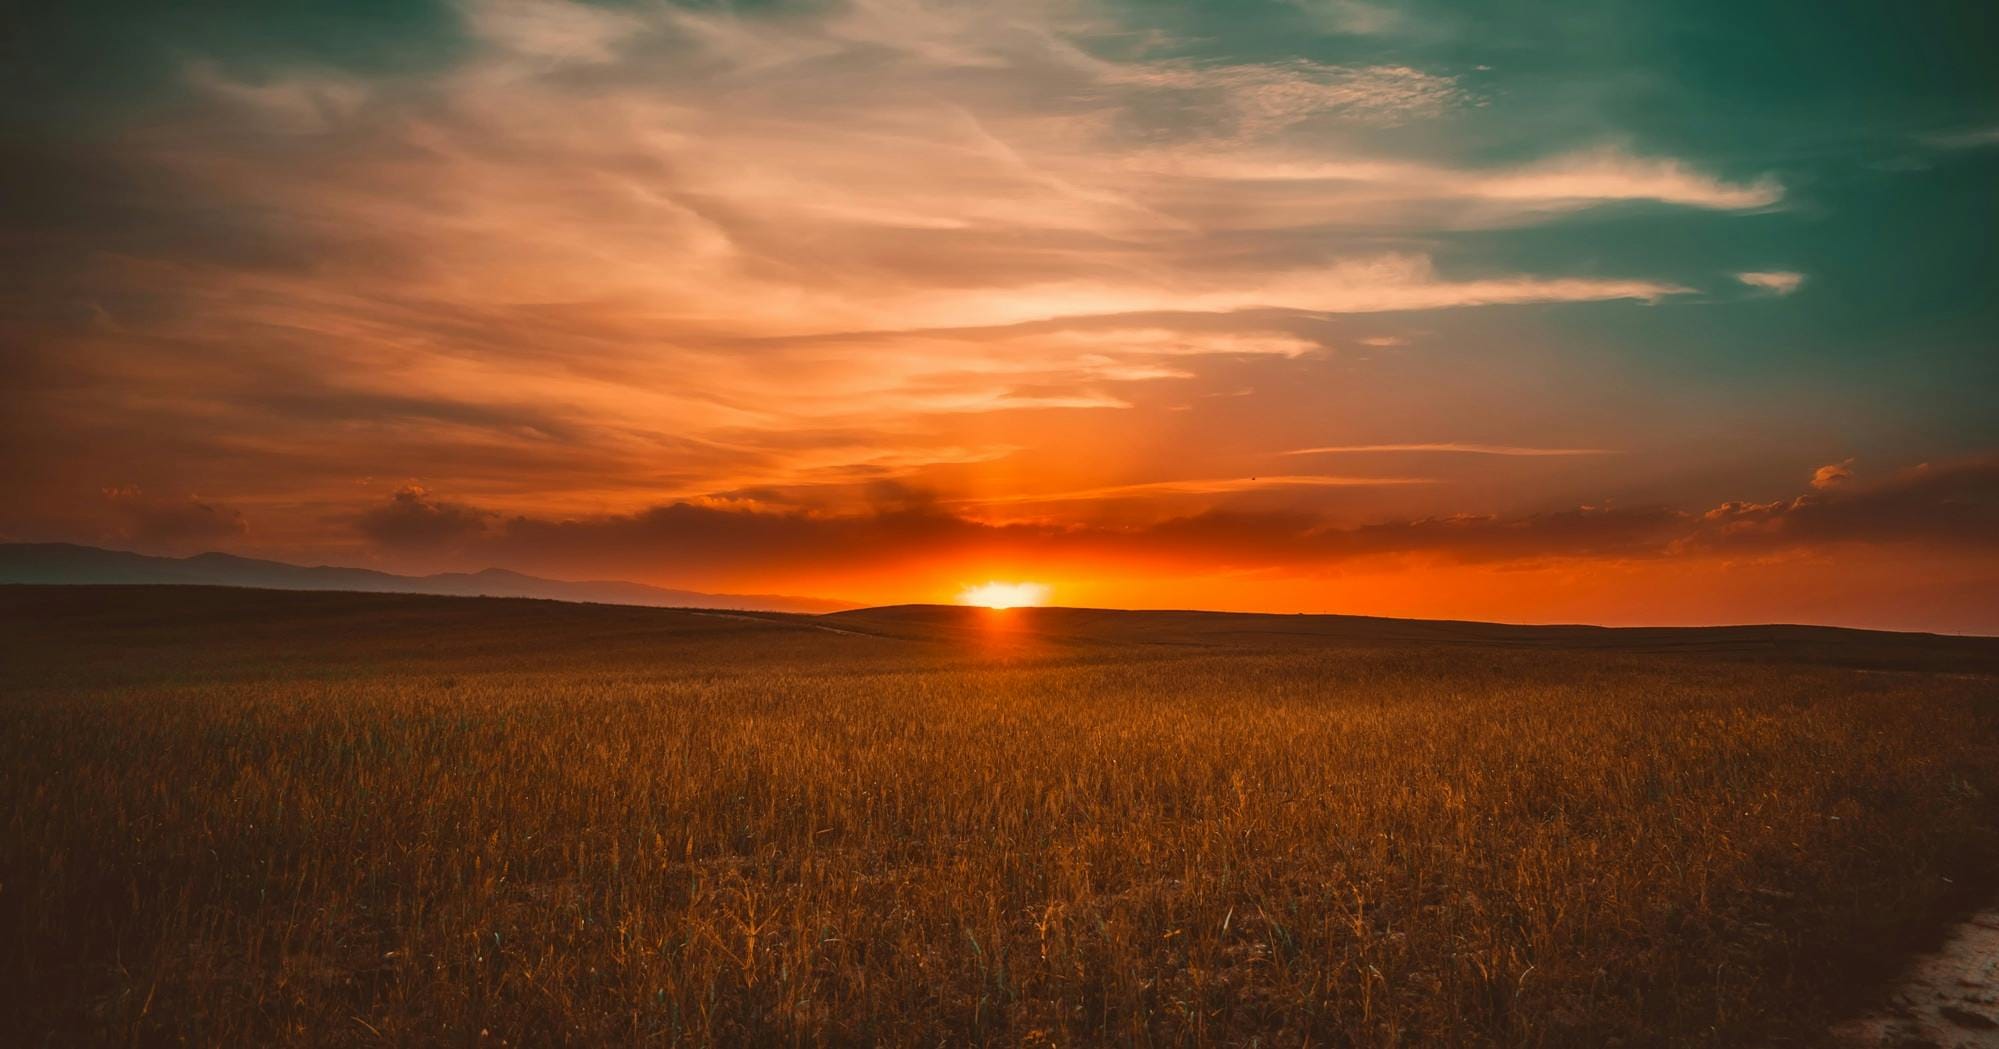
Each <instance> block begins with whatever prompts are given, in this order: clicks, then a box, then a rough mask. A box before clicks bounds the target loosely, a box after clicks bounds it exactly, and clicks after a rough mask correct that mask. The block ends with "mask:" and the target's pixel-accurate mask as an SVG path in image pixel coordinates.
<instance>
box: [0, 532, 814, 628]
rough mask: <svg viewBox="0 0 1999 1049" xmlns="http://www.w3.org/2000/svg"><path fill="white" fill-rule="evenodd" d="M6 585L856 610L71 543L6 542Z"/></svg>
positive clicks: (622, 586) (2, 566)
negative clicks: (229, 589) (163, 554)
mask: <svg viewBox="0 0 1999 1049" xmlns="http://www.w3.org/2000/svg"><path fill="white" fill-rule="evenodd" d="M0 583H65V584H68V583H98V584H104V583H116V584H162V583H175V584H181V585H194V586H236V587H253V588H256V589H261V590H353V591H362V592H367V593H399V594H439V595H446V596H459V597H533V598H546V599H551V600H556V601H589V602H597V603H601V604H613V605H649V606H654V607H661V608H720V609H732V610H742V611H761V612H832V611H838V610H840V609H846V608H852V607H854V606H853V605H852V604H851V603H849V602H844V601H826V600H820V599H817V598H809V597H788V596H785V595H781V594H709V593H702V592H700V591H695V590H671V589H667V588H665V587H657V586H648V585H646V584H644V583H627V582H618V581H602V580H600V581H588V582H571V581H568V580H561V579H542V578H539V577H536V576H530V575H522V574H521V573H519V572H509V571H507V570H505V569H502V568H488V569H486V570H484V571H482V572H440V573H438V574H436V575H426V576H407V575H396V574H394V573H390V572H378V571H375V570H374V569H370V568H342V567H338V566H333V565H314V566H305V565H293V564H286V563H284V562H282V561H261V560H257V559H255V558H248V557H237V556H235V555H233V554H219V553H206V554H196V555H195V556H193V557H153V556H150V555H147V554H135V553H130V552H127V551H123V550H105V549H101V548H98V547H94V546H78V545H76V544H72V543H5V544H0Z"/></svg>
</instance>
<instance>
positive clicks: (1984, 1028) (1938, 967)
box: [1832, 908, 1999, 1049]
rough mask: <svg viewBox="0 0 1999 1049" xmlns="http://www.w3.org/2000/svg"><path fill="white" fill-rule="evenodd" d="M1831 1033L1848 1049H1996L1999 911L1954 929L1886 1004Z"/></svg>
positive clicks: (1912, 967)
mask: <svg viewBox="0 0 1999 1049" xmlns="http://www.w3.org/2000/svg"><path fill="white" fill-rule="evenodd" d="M1832 1033H1833V1037H1834V1039H1835V1041H1836V1043H1837V1044H1838V1045H1841V1046H1848V1047H1852V1049H1862V1047H1866V1049H1872V1047H1875V1046H1894V1047H1897V1049H1918V1047H1925V1046H1936V1047H1939V1049H1987V1047H1991V1049H1999V908H1994V909H1991V910H1986V911H1981V912H1979V913H1978V914H1975V915H1973V916H1972V917H1971V918H1970V919H1969V920H1967V921H1965V922H1964V923H1963V924H1961V925H1959V926H1958V927H1957V928H1956V929H1954V930H1952V932H1951V935H1950V939H1949V940H1947V941H1945V943H1944V945H1943V946H1942V947H1940V948H1938V949H1937V950H1936V951H1934V952H1931V953H1929V954H1925V955H1922V956H1920V957H1918V958H1917V959H1916V960H1915V961H1914V962H1912V963H1911V964H1910V965H1909V968H1908V970H1907V971H1906V972H1905V973H1903V975H1902V977H1901V980H1900V982H1898V983H1897V984H1896V987H1895V990H1894V992H1893V993H1891V994H1890V995H1889V996H1888V999H1887V1001H1886V1002H1885V1003H1883V1004H1882V1005H1881V1006H1880V1007H1879V1008H1878V1009H1876V1010H1875V1011H1873V1012H1871V1013H1869V1014H1867V1015H1865V1016H1859V1017H1855V1018H1854V1019H1851V1020H1848V1021H1846V1022H1844V1023H1842V1024H1840V1025H1839V1026H1837V1027H1835V1028H1833V1032H1832Z"/></svg>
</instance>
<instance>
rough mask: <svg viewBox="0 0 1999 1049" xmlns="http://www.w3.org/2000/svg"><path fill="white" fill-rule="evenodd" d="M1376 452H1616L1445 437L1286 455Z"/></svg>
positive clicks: (1534, 455)
mask: <svg viewBox="0 0 1999 1049" xmlns="http://www.w3.org/2000/svg"><path fill="white" fill-rule="evenodd" d="M1376 452H1441V453H1447V454H1451V455H1500V456H1519V457H1527V458H1539V457H1545V456H1571V455H1616V454H1617V452H1616V451H1615V450H1614V449H1610V448H1535V447H1530V446H1524V445H1513V444H1471V443H1465V442H1460V441H1443V442H1435V443H1429V444H1420V443H1419V444H1329V445H1322V446H1320V447H1317V448H1293V449H1291V450H1289V451H1286V452H1284V453H1283V454H1284V455H1352V454H1370V453H1376Z"/></svg>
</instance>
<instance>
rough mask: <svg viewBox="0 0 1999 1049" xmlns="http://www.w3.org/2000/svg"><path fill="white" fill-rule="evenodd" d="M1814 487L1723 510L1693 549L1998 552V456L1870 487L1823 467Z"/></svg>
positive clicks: (1711, 515) (1705, 522)
mask: <svg viewBox="0 0 1999 1049" xmlns="http://www.w3.org/2000/svg"><path fill="white" fill-rule="evenodd" d="M1827 471H1833V472H1832V473H1828V472H1827ZM1821 481H1824V482H1825V483H1823V484H1821V483H1820V482H1821ZM1812 484H1813V487H1814V489H1815V490H1814V491H1811V492H1808V493H1806V494H1803V495H1800V496H1797V497H1795V498H1792V499H1788V500H1777V501H1774V502H1768V503H1754V502H1729V503H1724V504H1722V505H1721V506H1718V507H1716V508H1714V509H1713V510H1710V511H1708V512H1707V513H1706V514H1705V515H1703V516H1702V518H1701V528H1700V531H1699V533H1698V535H1696V536H1695V537H1694V539H1693V541H1694V542H1695V543H1697V544H1699V545H1703V546H1706V547H1710V548H1717V549H1733V548H1758V547H1772V546H1778V547H1781V546H1789V545H1799V544H1829V543H1931V544H1937V545H1939V546H1947V547H1957V548H1978V549H1984V550H1988V551H1989V550H1992V549H1994V548H1995V547H1999V455H1985V456H1977V457H1972V458H1967V459H1960V460H1956V461H1952V462H1945V463H1937V464H1929V463H1925V464H1922V465H1920V466H1915V467H1911V468H1909V469H1906V470H1901V471H1898V472H1896V473H1895V474H1893V475H1891V476H1889V477H1886V478H1883V479H1881V480H1878V481H1873V482H1866V481H1862V480H1859V479H1856V478H1853V477H1852V475H1851V473H1850V472H1849V471H1847V468H1846V467H1845V465H1844V464H1841V465H1838V466H1830V467H1821V468H1820V469H1819V470H1818V471H1817V472H1816V473H1814V475H1813V478H1812Z"/></svg>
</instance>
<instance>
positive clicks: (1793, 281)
mask: <svg viewBox="0 0 1999 1049" xmlns="http://www.w3.org/2000/svg"><path fill="white" fill-rule="evenodd" d="M1735 279H1736V280H1738V281H1741V282H1742V283H1744V284H1747V285H1749V286H1750V287H1752V288H1756V289H1758V290H1761V291H1766V292H1769V293H1770V294H1772V295H1789V294H1790V293H1792V292H1794V291H1797V290H1798V289H1799V288H1800V287H1802V286H1803V285H1804V283H1805V275H1804V274H1802V273H1787V272H1784V271H1782V270H1771V271H1767V272H1755V271H1751V272H1747V273H1738V274H1736V275H1735Z"/></svg>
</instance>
